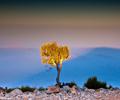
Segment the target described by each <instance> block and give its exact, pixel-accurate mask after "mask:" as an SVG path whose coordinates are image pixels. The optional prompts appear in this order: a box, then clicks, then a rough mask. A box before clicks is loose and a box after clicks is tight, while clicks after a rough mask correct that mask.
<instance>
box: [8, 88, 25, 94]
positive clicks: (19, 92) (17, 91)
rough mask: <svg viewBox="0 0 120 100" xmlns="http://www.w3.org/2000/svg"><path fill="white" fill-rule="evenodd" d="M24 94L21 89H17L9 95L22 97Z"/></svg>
mask: <svg viewBox="0 0 120 100" xmlns="http://www.w3.org/2000/svg"><path fill="white" fill-rule="evenodd" d="M22 94H23V92H22V91H21V90H19V89H15V90H13V91H11V92H10V93H9V95H10V96H16V95H22Z"/></svg>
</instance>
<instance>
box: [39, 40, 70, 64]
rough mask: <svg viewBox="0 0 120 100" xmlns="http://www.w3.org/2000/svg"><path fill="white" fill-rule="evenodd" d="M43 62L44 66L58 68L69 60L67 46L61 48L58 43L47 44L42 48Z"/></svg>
mask: <svg viewBox="0 0 120 100" xmlns="http://www.w3.org/2000/svg"><path fill="white" fill-rule="evenodd" d="M40 52H41V60H42V63H43V64H50V65H52V66H56V65H57V64H62V62H63V61H64V60H67V59H68V58H69V49H68V47H67V46H60V45H58V44H57V43H56V42H49V43H45V44H43V45H42V46H41V50H40Z"/></svg>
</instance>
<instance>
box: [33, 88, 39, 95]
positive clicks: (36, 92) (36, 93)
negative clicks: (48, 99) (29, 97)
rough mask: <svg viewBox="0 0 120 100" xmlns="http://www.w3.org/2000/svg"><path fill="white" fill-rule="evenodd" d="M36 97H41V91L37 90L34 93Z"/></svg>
mask: <svg viewBox="0 0 120 100" xmlns="http://www.w3.org/2000/svg"><path fill="white" fill-rule="evenodd" d="M33 93H34V94H35V95H36V96H38V95H40V94H41V93H40V91H39V90H38V89H35V90H34V92H33Z"/></svg>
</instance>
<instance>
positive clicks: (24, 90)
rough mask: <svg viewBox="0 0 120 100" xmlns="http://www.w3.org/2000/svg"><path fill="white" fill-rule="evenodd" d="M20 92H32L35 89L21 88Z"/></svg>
mask: <svg viewBox="0 0 120 100" xmlns="http://www.w3.org/2000/svg"><path fill="white" fill-rule="evenodd" d="M19 89H20V90H21V91H22V92H28V91H29V92H33V91H34V90H35V89H36V88H33V87H29V86H22V87H20V88H19Z"/></svg>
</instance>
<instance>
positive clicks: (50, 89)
mask: <svg viewBox="0 0 120 100" xmlns="http://www.w3.org/2000/svg"><path fill="white" fill-rule="evenodd" d="M59 92H60V88H59V87H57V86H50V87H48V90H47V91H46V93H48V94H49V93H50V94H51V93H59Z"/></svg>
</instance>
